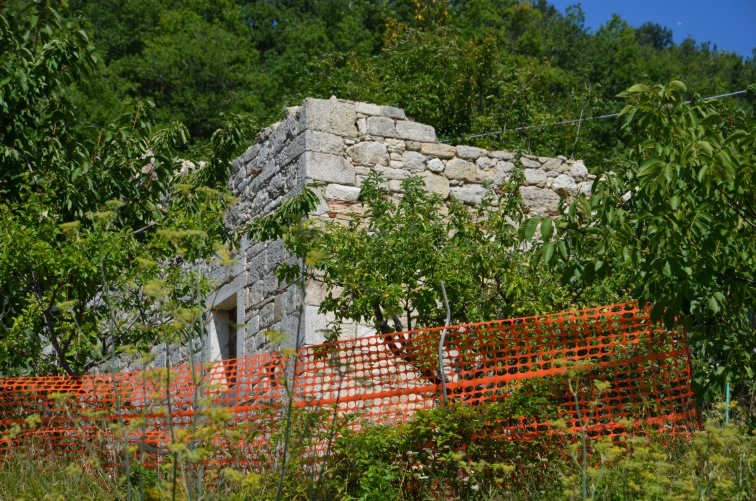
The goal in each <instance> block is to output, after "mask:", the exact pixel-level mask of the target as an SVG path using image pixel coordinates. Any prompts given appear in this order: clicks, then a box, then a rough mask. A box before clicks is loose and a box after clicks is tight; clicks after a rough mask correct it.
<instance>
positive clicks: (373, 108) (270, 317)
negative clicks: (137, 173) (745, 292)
mask: <svg viewBox="0 0 756 501" xmlns="http://www.w3.org/2000/svg"><path fill="white" fill-rule="evenodd" d="M517 167H520V168H522V169H523V171H524V177H525V180H524V183H523V185H522V186H521V188H520V193H521V195H522V203H523V209H524V211H525V212H526V213H530V214H553V213H555V212H556V211H558V207H559V202H560V199H561V198H562V197H565V198H570V197H573V196H575V195H577V194H578V193H585V194H589V193H590V189H591V185H592V183H593V180H594V176H593V175H591V174H589V173H588V170H587V169H586V167H585V165H584V164H583V163H582V162H581V161H573V160H568V159H567V158H565V157H561V156H560V157H557V158H547V157H537V156H532V155H524V156H522V157H520V158H519V159H518V158H517V157H516V156H515V154H514V153H512V152H508V151H488V150H485V149H481V148H476V147H472V146H464V145H459V146H451V145H447V144H444V143H440V142H439V141H438V140H437V138H436V133H435V130H434V129H433V127H431V126H429V125H424V124H421V123H417V122H415V121H413V120H412V119H410V118H408V117H407V116H406V115H405V113H404V111H403V110H402V109H399V108H394V107H389V106H378V105H375V104H367V103H355V102H351V101H343V100H338V99H335V98H331V99H330V100H320V99H307V100H305V101H304V103H303V105H302V106H300V107H294V108H289V109H288V110H287V114H286V118H285V119H284V120H283V121H281V122H278V123H276V124H273V125H271V126H270V127H267V128H266V129H264V130H263V131H262V132H261V133H260V134H259V136H258V138H257V140H256V141H255V143H254V145H252V146H251V147H250V148H249V149H248V150H247V151H246V152H245V153H244V154H243V155H242V156H241V157H240V158H238V159H237V160H235V162H234V170H233V174H232V176H231V178H230V180H229V185H230V188H231V189H232V191H233V193H234V195H235V196H236V197H237V202H236V204H235V206H234V208H233V209H232V211H231V214H230V215H229V224H231V225H232V226H235V227H237V228H240V227H243V226H244V225H245V224H247V223H249V222H250V221H251V220H253V219H254V218H256V217H259V216H262V215H265V214H269V213H270V212H271V211H273V210H275V209H276V208H277V207H279V206H280V205H281V203H282V202H283V201H284V200H285V199H286V198H287V197H288V196H291V195H292V194H295V193H298V192H299V191H300V190H301V189H302V187H304V186H305V185H306V184H309V183H318V184H319V187H318V188H317V189H316V191H317V193H318V194H319V198H320V203H319V205H318V207H317V209H316V210H315V212H314V214H313V216H314V217H321V218H327V219H349V218H350V214H352V213H359V212H360V210H361V208H360V204H359V203H358V196H359V192H360V184H361V182H362V180H363V179H364V178H365V177H366V176H367V175H369V174H370V173H371V172H379V173H380V174H381V175H382V176H383V177H384V179H386V181H387V185H388V187H389V189H390V190H391V191H393V192H397V193H398V192H400V184H401V181H402V179H404V178H406V177H408V176H410V175H418V176H420V177H421V178H423V179H424V181H425V185H426V187H427V189H428V190H429V191H432V192H434V193H438V194H439V195H441V196H442V197H443V198H444V199H448V198H450V197H454V198H457V199H459V200H461V201H463V202H464V203H466V204H470V205H474V204H477V203H480V201H481V198H482V197H483V195H484V194H485V188H484V186H483V183H484V182H486V181H492V182H493V183H494V184H497V183H502V182H505V181H507V180H508V179H509V176H510V173H511V172H512V171H513V170H514V169H515V168H517ZM236 260H237V264H236V265H235V266H234V267H233V268H232V269H231V270H230V271H229V270H224V271H223V272H220V271H219V272H218V276H217V277H216V278H218V279H219V281H220V282H222V285H221V286H220V288H219V289H218V292H217V294H215V296H214V300H213V301H212V303H213V304H214V305H215V306H216V307H217V308H219V309H221V310H219V311H222V310H229V309H230V308H235V313H236V315H237V316H236V319H230V320H231V321H232V322H235V323H237V324H243V328H240V330H238V331H237V342H236V343H237V344H236V351H235V354H236V355H237V356H243V355H247V354H251V353H254V352H258V351H262V350H265V349H267V348H269V345H268V344H266V338H265V336H263V335H262V333H264V332H265V331H269V330H273V331H281V332H282V333H284V334H285V336H287V338H288V340H289V342H288V344H289V345H294V344H295V343H296V344H299V345H301V344H303V343H304V344H314V343H318V342H322V340H323V337H322V329H324V328H326V327H327V324H328V322H329V320H331V319H330V318H329V317H327V316H325V315H321V314H319V313H318V312H317V310H318V307H319V305H320V302H321V301H322V299H323V295H324V291H323V290H322V289H321V288H319V287H318V286H317V284H315V283H309V284H307V286H306V288H305V290H304V291H303V290H302V289H301V288H300V286H297V285H289V286H286V285H279V283H278V280H277V278H276V276H275V274H274V268H275V266H276V265H277V264H278V263H280V262H284V261H288V262H290V263H292V264H296V263H297V261H296V259H295V258H293V257H291V256H290V255H289V254H288V253H287V252H286V250H285V249H284V247H283V244H282V243H281V242H280V241H277V242H269V243H251V242H249V241H247V240H244V241H242V244H241V247H240V251H239V253H238V255H237V256H236ZM300 305H302V306H303V307H302V309H301V310H300ZM300 311H301V314H300ZM342 328H343V335H344V337H351V336H361V335H367V334H371V333H373V332H374V331H373V330H372V329H370V328H368V327H366V326H360V325H357V324H351V325H346V326H342ZM297 332H299V333H300V338H299V341H298V342H297V341H295V336H296V335H297ZM211 334H212V333H211ZM210 345H212V343H210ZM216 351H217V350H216ZM210 358H211V359H212V358H217V356H212V355H211V356H210Z"/></svg>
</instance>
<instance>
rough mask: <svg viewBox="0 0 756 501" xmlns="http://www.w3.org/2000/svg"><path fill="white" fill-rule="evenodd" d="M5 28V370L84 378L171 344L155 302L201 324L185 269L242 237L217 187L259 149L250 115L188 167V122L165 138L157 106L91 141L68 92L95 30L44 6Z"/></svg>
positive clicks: (0, 302) (0, 233) (1, 160)
mask: <svg viewBox="0 0 756 501" xmlns="http://www.w3.org/2000/svg"><path fill="white" fill-rule="evenodd" d="M0 30H1V31H2V46H0V51H1V52H2V58H0V60H1V61H2V63H1V65H0V123H2V129H0V145H1V147H2V150H1V152H0V298H1V299H0V331H1V332H2V337H0V373H4V374H7V373H19V372H20V373H28V372H32V373H45V372H61V371H62V372H66V373H69V374H74V373H79V372H81V371H85V370H87V369H89V368H91V367H92V366H94V365H96V364H99V363H101V362H102V360H103V359H106V358H108V357H110V356H113V355H115V354H116V353H117V351H116V350H117V349H118V348H120V347H123V346H125V345H134V344H135V345H139V346H142V347H144V346H149V345H152V344H154V343H156V342H159V341H161V340H162V341H168V340H169V339H167V338H166V337H165V336H162V337H161V329H162V326H163V324H164V322H162V321H161V318H163V317H165V315H166V311H168V310H165V309H164V310H159V309H156V306H155V305H156V304H159V303H160V302H161V301H163V302H166V303H170V304H171V306H172V307H173V310H171V314H170V315H173V316H174V317H181V314H180V312H181V311H183V312H184V313H185V316H192V315H191V314H190V313H191V311H193V310H192V308H196V306H197V305H194V304H191V302H192V301H194V300H195V299H194V298H196V297H197V294H196V293H195V294H190V293H189V292H190V291H191V290H194V291H195V292H198V291H199V289H200V288H201V287H206V286H207V284H206V283H205V284H200V282H201V276H199V275H197V274H194V273H191V272H187V271H186V270H184V269H183V267H182V263H184V262H197V261H201V260H203V259H205V258H207V257H208V256H211V255H212V254H213V253H215V252H216V250H217V245H218V244H219V243H221V242H222V241H227V240H228V239H229V235H227V231H226V229H225V227H224V225H223V219H222V217H223V212H224V208H225V206H226V204H227V202H228V197H227V195H226V194H225V193H224V192H221V191H216V190H214V189H213V188H215V187H217V186H218V185H224V184H225V179H226V176H227V171H228V166H229V164H228V160H229V158H232V157H233V154H234V153H235V149H236V148H238V146H239V143H244V142H245V141H246V137H245V136H244V135H243V134H241V133H240V132H239V131H238V129H239V127H238V126H239V125H240V124H239V120H238V119H233V118H232V119H231V120H230V121H229V123H228V125H226V126H225V127H224V128H223V129H222V130H220V131H219V132H217V133H216V134H214V135H213V136H212V145H213V148H212V152H211V154H210V155H209V160H208V161H207V162H204V163H203V164H204V167H203V166H200V164H199V162H197V163H193V162H191V161H189V160H182V159H180V158H179V156H178V152H177V149H178V148H181V147H182V146H183V145H185V144H186V141H187V139H188V135H187V131H186V129H185V128H184V127H183V125H181V124H179V123H175V124H173V125H171V126H169V127H165V128H157V129H153V127H152V126H151V125H150V122H149V121H148V115H149V112H150V109H149V107H148V106H143V105H137V106H136V107H135V109H134V110H132V112H131V113H130V114H128V115H125V116H123V117H122V118H121V119H120V120H119V121H118V122H115V123H112V124H108V125H107V126H105V127H103V128H102V129H101V130H99V131H97V133H96V134H95V135H94V136H93V137H89V136H88V135H87V134H86V132H87V130H88V129H87V127H80V126H79V123H78V121H77V117H78V113H77V108H76V107H75V106H74V104H73V103H72V102H71V99H70V98H69V93H68V92H67V89H68V88H69V87H68V85H70V84H71V83H72V82H73V83H75V82H77V81H80V80H81V79H84V78H88V75H89V72H90V71H91V70H92V69H93V67H94V64H93V59H92V54H93V50H92V48H91V47H90V46H89V44H88V39H87V37H86V35H85V33H84V32H82V31H81V30H78V29H77V27H76V26H74V25H70V24H67V23H66V22H65V21H64V20H63V18H62V17H61V16H60V15H59V14H58V13H57V12H56V11H55V10H54V9H52V8H50V7H49V6H47V5H44V4H35V5H32V6H29V7H28V8H27V9H26V10H23V9H22V10H19V11H17V12H10V13H7V14H6V13H5V12H4V13H2V15H0ZM198 166H199V167H198ZM158 261H159V262H160V263H161V266H156V263H157V262H158ZM182 308H183V310H182ZM177 312H178V313H177ZM194 317H197V314H194Z"/></svg>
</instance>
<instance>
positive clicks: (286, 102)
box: [58, 0, 756, 171]
mask: <svg viewBox="0 0 756 501" xmlns="http://www.w3.org/2000/svg"><path fill="white" fill-rule="evenodd" d="M58 8H59V10H61V11H62V12H63V14H64V15H65V16H67V17H69V18H71V19H78V20H79V21H78V22H79V23H80V26H81V27H82V28H83V29H85V30H86V32H87V33H88V34H89V35H90V37H91V38H90V40H91V42H92V43H93V44H94V46H95V49H96V55H97V60H98V65H99V67H100V68H99V71H97V72H96V74H95V75H94V77H93V78H89V79H87V80H86V81H85V82H84V83H82V84H81V85H79V86H77V87H75V88H72V89H71V92H72V99H73V100H74V102H75V103H76V105H77V108H78V110H79V113H80V115H81V118H86V120H83V121H82V123H85V124H89V125H90V126H91V127H92V128H93V129H99V128H101V127H102V125H103V124H106V123H109V122H111V121H113V120H114V119H115V117H117V116H119V115H120V114H122V113H123V112H124V109H125V108H126V109H128V108H130V107H131V106H132V105H131V103H130V101H134V100H150V101H152V102H154V104H155V106H156V115H155V117H154V119H155V120H157V121H158V122H159V123H169V122H173V121H181V122H183V123H184V124H185V125H186V126H187V128H188V129H189V132H190V133H191V135H192V137H193V141H194V144H201V143H202V142H204V141H206V140H207V139H208V137H209V135H210V133H211V132H212V131H213V130H215V129H216V128H217V126H218V125H219V124H220V123H221V114H222V113H243V114H247V115H249V116H251V117H253V118H255V119H256V122H257V123H258V124H259V125H261V126H264V125H267V124H268V123H270V122H273V121H276V120H277V119H279V118H280V116H281V115H282V112H283V109H284V108H285V107H286V106H292V105H297V104H299V103H301V101H302V99H303V98H305V97H321V98H328V97H330V96H331V95H336V96H337V97H339V98H343V99H352V100H361V101H367V102H375V103H380V104H384V105H394V106H399V107H402V108H404V109H405V110H406V111H407V113H408V114H409V115H411V116H413V117H415V118H416V119H417V120H418V121H420V122H423V123H427V124H431V125H433V126H434V127H436V131H437V132H438V134H439V136H440V137H442V138H444V139H447V140H449V141H452V142H465V143H476V144H481V143H482V145H483V146H489V147H494V146H495V147H500V148H507V149H510V150H515V149H522V150H524V151H529V152H534V153H537V154H539V155H557V154H563V155H566V156H572V157H574V158H583V159H586V160H587V164H588V165H589V166H590V167H591V168H592V169H593V170H597V171H600V170H603V169H604V168H605V167H606V166H607V165H609V164H611V163H612V162H613V160H614V159H615V158H616V157H617V153H619V152H618V150H619V149H620V148H621V146H620V144H621V143H620V138H619V124H618V123H617V121H616V120H614V119H611V118H610V119H604V120H591V121H586V122H582V123H581V124H579V123H571V124H566V125H559V126H548V127H537V126H539V125H542V124H553V123H555V122H561V121H567V120H575V119H578V118H580V117H596V116H602V115H605V114H612V113H617V112H619V111H620V109H621V108H622V106H623V104H622V100H621V99H619V98H618V97H617V94H618V93H620V92H621V91H623V90H625V89H626V88H628V87H630V86H631V85H633V84H636V83H649V84H654V83H661V82H666V81H669V80H670V79H672V78H677V79H680V80H682V81H684V82H685V83H686V84H687V86H688V89H689V91H691V94H692V93H693V92H695V93H698V94H699V95H701V96H713V95H719V94H724V93H729V92H733V91H740V90H743V89H746V87H747V86H748V85H749V84H752V83H754V82H756V61H755V60H754V57H753V56H751V57H749V58H745V59H744V58H743V57H741V56H740V55H738V54H733V53H728V52H725V51H720V50H717V49H716V46H714V45H712V44H711V43H710V42H704V43H699V42H698V41H696V40H692V39H688V40H685V41H683V42H682V43H680V44H675V43H674V42H673V41H672V32H671V30H670V29H668V28H666V27H664V26H660V25H658V24H654V23H651V22H648V23H645V24H643V25H642V26H639V27H633V26H630V25H628V24H627V23H626V22H625V21H624V20H622V19H621V18H620V17H614V18H613V19H611V20H610V21H608V22H607V23H606V24H604V25H603V26H602V27H601V28H600V29H598V30H597V31H596V32H595V33H591V32H589V30H588V29H587V28H586V27H585V25H584V14H583V12H582V11H581V9H580V7H579V6H575V7H572V8H569V9H568V10H567V12H566V14H562V13H561V12H559V11H558V10H556V8H554V7H553V6H551V5H550V4H549V3H548V2H547V1H546V0H536V1H533V2H522V1H517V0H496V1H489V0H464V1H459V2H443V1H438V0H394V1H389V0H351V1H344V0H319V1H314V0H266V1H243V0H218V1H209V0H180V1H176V0H170V1H168V0H87V1H83V0H71V1H69V2H67V3H66V2H61V3H60V5H59V6H58ZM729 105H730V106H731V107H733V108H736V107H740V106H744V105H746V103H745V101H744V98H743V97H739V98H737V99H731V100H729ZM525 127H527V128H525ZM496 131H501V132H499V133H496V134H491V135H485V136H482V137H478V138H470V137H465V136H469V135H476V134H482V133H488V132H496Z"/></svg>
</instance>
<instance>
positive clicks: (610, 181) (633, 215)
mask: <svg viewBox="0 0 756 501" xmlns="http://www.w3.org/2000/svg"><path fill="white" fill-rule="evenodd" d="M685 93H686V87H685V85H684V84H683V83H682V82H679V81H672V82H670V83H668V84H667V85H658V86H654V87H650V86H647V85H634V86H633V87H631V88H630V89H628V90H627V91H626V92H623V93H622V94H621V95H622V97H624V98H625V99H626V100H627V101H628V104H627V106H625V108H624V109H623V110H622V113H621V115H622V116H623V117H624V118H625V125H624V127H625V129H626V131H627V132H628V134H629V138H630V139H629V145H628V161H627V164H626V169H625V172H623V173H608V174H606V175H605V176H603V177H601V178H599V179H597V181H596V182H595V183H594V189H593V195H592V196H591V197H590V198H585V197H581V198H578V199H576V200H575V201H573V202H572V203H571V204H570V205H569V206H568V207H567V208H566V211H565V213H564V214H563V215H561V216H559V217H555V218H536V219H533V220H531V222H530V223H529V225H530V226H531V227H534V226H536V225H540V228H541V234H542V235H543V236H544V242H543V244H542V245H540V250H539V253H538V257H539V258H542V259H544V260H545V261H551V260H552V259H559V260H561V261H562V262H563V263H565V264H566V267H565V273H564V278H565V279H566V280H584V281H586V282H588V283H592V282H595V281H597V280H598V281H600V280H604V279H606V278H607V277H610V276H612V274H613V273H614V272H615V271H616V270H617V269H618V267H620V266H622V267H624V268H625V269H626V270H629V271H631V272H632V273H633V274H634V276H635V277H634V282H635V283H636V284H637V288H636V289H635V292H634V295H635V297H636V298H637V299H638V300H639V301H640V302H641V303H646V302H649V303H651V304H652V305H653V310H652V316H653V318H654V319H656V320H663V321H664V323H665V325H666V326H667V327H673V326H674V325H678V324H681V325H684V326H685V328H686V329H688V330H689V332H691V336H692V340H693V341H694V346H695V348H696V350H697V352H698V355H699V357H701V358H700V360H702V361H704V362H706V364H707V367H706V370H705V371H703V372H701V373H700V374H699V375H698V377H697V382H698V383H699V384H705V383H707V384H708V383H717V384H723V383H724V382H726V381H730V382H736V381H738V382H743V381H746V380H752V379H753V377H754V369H756V353H755V351H756V342H755V341H754V340H755V339H756V336H754V334H755V332H754V328H755V326H754V323H753V317H752V315H753V307H754V304H755V303H756V276H754V270H756V261H755V259H756V257H755V254H754V252H753V250H754V248H756V205H754V186H756V169H754V160H756V158H755V156H756V135H755V134H754V125H755V123H756V122H754V119H753V116H752V114H746V113H745V112H738V113H735V114H729V113H726V112H725V109H724V108H723V107H722V106H721V105H720V104H719V103H718V102H716V101H703V100H701V99H700V98H698V97H694V99H693V100H692V101H690V102H688V101H686V100H685V99H686V94H685ZM749 316H750V317H751V318H750V319H749Z"/></svg>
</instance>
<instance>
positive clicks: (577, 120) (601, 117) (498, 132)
mask: <svg viewBox="0 0 756 501" xmlns="http://www.w3.org/2000/svg"><path fill="white" fill-rule="evenodd" d="M746 92H747V90H746V89H744V90H738V91H735V92H728V93H727V94H719V95H717V96H709V97H705V98H703V101H711V100H712V99H721V98H724V97H732V96H737V95H740V94H745V93H746ZM690 102H691V101H685V103H686V104H687V103H690ZM618 116H619V113H609V114H607V115H599V116H595V117H586V118H575V119H572V120H562V121H559V122H553V123H548V124H541V125H525V126H523V127H517V128H514V129H509V130H511V131H515V132H522V131H526V130H532V129H542V128H545V127H553V126H555V125H567V124H574V123H580V122H588V121H591V120H604V119H606V118H615V117H618ZM504 132H505V130H496V131H491V132H482V133H480V134H470V135H467V136H462V137H461V138H460V139H475V138H478V137H487V136H500V135H502V134H503V133H504Z"/></svg>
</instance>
